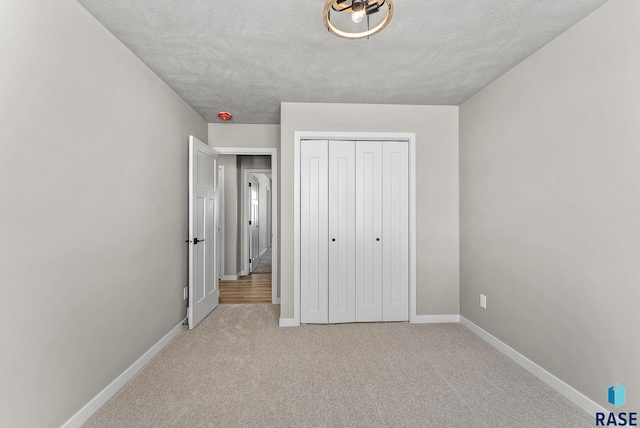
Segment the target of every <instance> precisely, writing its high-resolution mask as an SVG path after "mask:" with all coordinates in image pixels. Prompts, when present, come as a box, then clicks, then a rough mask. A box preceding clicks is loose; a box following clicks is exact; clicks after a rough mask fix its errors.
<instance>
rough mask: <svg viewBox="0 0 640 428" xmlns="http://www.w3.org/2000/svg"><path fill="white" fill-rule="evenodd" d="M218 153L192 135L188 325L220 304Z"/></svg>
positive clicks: (191, 324) (196, 322)
mask: <svg viewBox="0 0 640 428" xmlns="http://www.w3.org/2000/svg"><path fill="white" fill-rule="evenodd" d="M217 171H218V154H217V153H216V152H215V151H214V150H213V149H212V148H211V147H209V146H208V145H206V144H205V143H203V142H202V141H200V140H198V139H197V138H195V137H193V136H190V137H189V241H188V243H189V308H188V310H187V317H188V318H189V328H190V329H191V328H194V327H195V326H196V325H197V324H198V323H199V322H200V321H202V320H203V319H204V318H205V317H206V316H207V315H209V312H211V311H212V310H213V309H214V308H215V307H216V306H218V300H219V294H220V292H219V290H218V272H216V269H217V267H216V265H217V263H216V259H217V251H218V246H217V241H218V209H217V208H218V207H217V204H218V199H217V198H218V190H217V185H218V178H217V175H218V173H217Z"/></svg>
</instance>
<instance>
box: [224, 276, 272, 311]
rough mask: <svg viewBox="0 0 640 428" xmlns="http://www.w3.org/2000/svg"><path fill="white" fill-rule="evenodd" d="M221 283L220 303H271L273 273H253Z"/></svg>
mask: <svg viewBox="0 0 640 428" xmlns="http://www.w3.org/2000/svg"><path fill="white" fill-rule="evenodd" d="M219 284H220V303H223V304H238V303H271V273H252V274H251V275H246V276H241V277H240V278H239V279H237V280H235V281H223V280H220V282H219Z"/></svg>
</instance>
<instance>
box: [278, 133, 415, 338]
mask: <svg viewBox="0 0 640 428" xmlns="http://www.w3.org/2000/svg"><path fill="white" fill-rule="evenodd" d="M301 140H334V141H336V140H338V141H339V140H344V141H403V142H407V143H408V145H409V322H410V323H414V322H416V155H415V153H416V134H415V133H414V132H324V131H295V132H294V133H293V159H294V161H293V163H294V173H293V175H294V179H293V180H294V181H293V207H294V214H293V233H294V239H293V320H292V321H293V322H292V323H291V324H287V325H291V326H299V325H300V283H301V280H300V236H301V233H300V141H301Z"/></svg>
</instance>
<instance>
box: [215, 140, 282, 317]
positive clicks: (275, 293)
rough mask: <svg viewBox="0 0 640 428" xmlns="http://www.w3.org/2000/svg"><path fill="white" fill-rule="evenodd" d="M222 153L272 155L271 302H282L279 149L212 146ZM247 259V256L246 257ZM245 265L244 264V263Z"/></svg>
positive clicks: (276, 303) (275, 303)
mask: <svg viewBox="0 0 640 428" xmlns="http://www.w3.org/2000/svg"><path fill="white" fill-rule="evenodd" d="M211 147H213V149H214V150H215V151H216V152H218V153H219V154H221V155H239V156H271V233H272V234H273V240H272V241H271V303H273V304H274V305H278V304H280V282H279V279H280V275H279V270H280V266H279V265H278V254H279V253H278V248H279V245H280V239H279V235H278V221H279V217H278V149H276V148H267V147H216V146H211ZM245 259H246V258H245ZM243 266H244V265H243Z"/></svg>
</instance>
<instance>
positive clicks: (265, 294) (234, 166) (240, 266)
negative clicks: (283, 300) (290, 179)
mask: <svg viewBox="0 0 640 428" xmlns="http://www.w3.org/2000/svg"><path fill="white" fill-rule="evenodd" d="M215 150H216V151H217V152H218V153H220V158H221V162H220V164H221V166H222V167H223V170H224V179H223V180H224V183H225V200H224V205H225V208H224V217H223V218H224V223H225V225H224V232H223V233H221V236H223V235H224V238H223V239H224V247H225V248H223V249H222V251H221V253H223V254H224V257H223V261H222V262H221V265H223V266H222V269H221V273H222V275H221V276H220V279H221V282H220V287H221V288H220V291H221V296H220V303H225V301H224V299H223V294H224V291H225V290H228V291H229V294H228V295H229V296H230V297H231V298H232V301H227V302H226V303H258V302H257V301H255V300H256V299H257V300H259V301H260V302H259V303H272V304H278V303H280V298H279V287H278V234H277V230H278V210H277V196H278V192H277V189H278V174H277V172H278V165H277V149H275V148H273V149H271V148H236V147H215ZM221 181H222V180H221ZM249 184H251V186H249ZM249 222H251V223H249Z"/></svg>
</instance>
